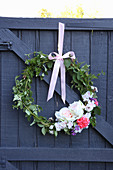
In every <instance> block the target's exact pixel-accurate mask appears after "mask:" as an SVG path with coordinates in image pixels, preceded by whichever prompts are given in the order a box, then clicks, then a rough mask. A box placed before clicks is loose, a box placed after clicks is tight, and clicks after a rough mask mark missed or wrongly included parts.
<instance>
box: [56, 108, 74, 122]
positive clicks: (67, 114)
mask: <svg viewBox="0 0 113 170" xmlns="http://www.w3.org/2000/svg"><path fill="white" fill-rule="evenodd" d="M55 116H56V118H57V119H58V120H61V121H63V120H66V121H74V120H75V115H74V114H73V113H71V111H70V110H69V109H68V108H67V107H64V108H62V109H61V110H60V111H57V112H55Z"/></svg>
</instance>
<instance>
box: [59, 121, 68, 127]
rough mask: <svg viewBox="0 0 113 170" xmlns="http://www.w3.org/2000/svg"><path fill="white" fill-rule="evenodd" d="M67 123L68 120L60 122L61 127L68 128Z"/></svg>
mask: <svg viewBox="0 0 113 170" xmlns="http://www.w3.org/2000/svg"><path fill="white" fill-rule="evenodd" d="M66 124H67V122H66V121H63V122H60V126H61V128H62V129H65V128H66Z"/></svg>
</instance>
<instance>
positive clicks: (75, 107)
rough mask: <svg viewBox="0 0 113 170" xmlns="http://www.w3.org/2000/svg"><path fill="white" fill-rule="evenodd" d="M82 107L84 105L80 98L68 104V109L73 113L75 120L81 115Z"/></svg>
mask: <svg viewBox="0 0 113 170" xmlns="http://www.w3.org/2000/svg"><path fill="white" fill-rule="evenodd" d="M84 108H85V106H84V104H83V103H82V102H81V101H80V100H79V101H78V102H74V103H72V104H70V106H69V110H70V112H71V113H72V114H73V117H74V119H75V120H76V119H79V118H81V117H82V116H83V113H84Z"/></svg>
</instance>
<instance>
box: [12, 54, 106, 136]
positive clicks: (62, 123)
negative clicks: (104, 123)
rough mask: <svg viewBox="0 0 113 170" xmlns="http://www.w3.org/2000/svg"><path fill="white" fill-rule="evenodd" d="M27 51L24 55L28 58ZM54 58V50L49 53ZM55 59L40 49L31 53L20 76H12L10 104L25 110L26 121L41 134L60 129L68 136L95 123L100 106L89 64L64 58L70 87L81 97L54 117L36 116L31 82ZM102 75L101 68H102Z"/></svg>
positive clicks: (39, 108) (49, 68)
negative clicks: (37, 128)
mask: <svg viewBox="0 0 113 170" xmlns="http://www.w3.org/2000/svg"><path fill="white" fill-rule="evenodd" d="M30 55H31V54H27V56H29V57H30ZM51 55H52V56H53V57H55V53H52V54H51ZM54 63H55V60H54V59H53V60H49V58H48V57H47V55H45V54H43V53H42V52H34V53H33V58H32V59H27V60H26V61H25V64H26V65H27V66H26V68H25V69H24V71H23V73H22V75H21V76H16V77H15V83H16V85H15V86H14V87H13V93H14V98H13V101H14V105H13V108H16V109H21V110H23V112H25V117H27V119H28V121H31V120H33V121H32V123H31V124H30V126H32V125H34V124H37V125H38V126H39V127H40V128H41V132H42V134H43V135H45V134H46V133H49V134H53V135H55V136H57V135H58V132H60V131H64V132H65V133H66V134H68V135H76V134H77V133H81V132H82V130H83V129H87V128H88V127H89V125H90V124H91V125H92V126H93V127H94V126H95V125H96V114H98V115H100V113H101V109H100V106H98V101H97V95H96V93H97V92H98V89H97V87H94V86H93V81H92V80H93V79H97V78H98V77H99V75H100V74H101V73H99V74H98V75H97V76H95V75H94V74H91V73H89V67H90V65H87V64H85V65H83V63H79V62H78V60H77V58H75V59H71V56H69V58H64V65H65V69H66V71H67V72H68V73H69V75H70V76H71V78H72V81H71V84H72V86H71V87H72V88H76V89H78V91H79V92H80V95H81V100H79V101H74V102H73V103H72V104H69V106H68V107H63V108H61V109H60V110H59V111H56V112H55V117H54V118H52V117H50V118H49V119H47V118H46V117H43V116H41V115H40V112H41V111H42V108H41V106H39V105H37V104H34V99H33V97H32V91H31V84H32V79H33V77H40V79H41V80H43V78H44V76H46V75H47V74H48V71H49V70H51V69H52V67H53V64H54ZM102 74H104V73H103V71H102Z"/></svg>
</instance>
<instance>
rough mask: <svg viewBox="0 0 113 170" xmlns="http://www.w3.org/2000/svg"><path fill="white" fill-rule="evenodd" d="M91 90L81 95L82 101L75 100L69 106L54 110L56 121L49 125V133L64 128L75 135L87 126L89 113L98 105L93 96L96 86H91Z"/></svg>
mask: <svg viewBox="0 0 113 170" xmlns="http://www.w3.org/2000/svg"><path fill="white" fill-rule="evenodd" d="M91 88H92V91H87V92H86V93H85V94H83V95H82V99H83V102H82V101H80V100H79V101H76V102H73V103H72V104H70V105H69V107H64V108H61V109H60V110H59V111H56V112H55V117H56V122H55V123H54V124H53V125H51V126H50V127H49V133H50V134H54V130H53V129H54V128H55V130H56V131H57V132H58V131H61V130H64V131H65V132H66V133H71V134H72V135H76V134H77V133H81V132H82V130H83V129H85V128H88V126H89V124H90V118H91V113H92V111H93V109H94V108H95V107H96V106H98V101H97V99H96V98H94V96H95V93H96V92H98V90H97V88H96V87H94V86H91Z"/></svg>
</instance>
